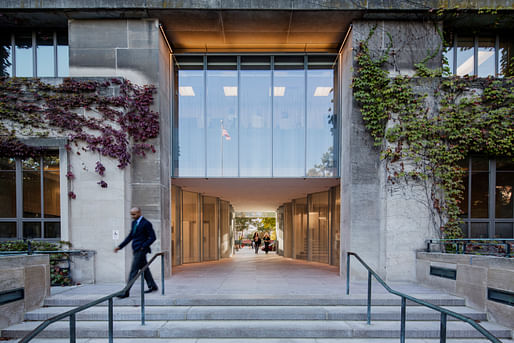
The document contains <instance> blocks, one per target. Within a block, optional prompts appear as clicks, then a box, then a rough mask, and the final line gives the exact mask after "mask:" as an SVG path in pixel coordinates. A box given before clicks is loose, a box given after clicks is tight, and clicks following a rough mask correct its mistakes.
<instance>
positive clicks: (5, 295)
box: [0, 288, 25, 305]
mask: <svg viewBox="0 0 514 343" xmlns="http://www.w3.org/2000/svg"><path fill="white" fill-rule="evenodd" d="M23 298H25V289H24V288H16V289H11V290H9V291H3V292H0V305H5V304H8V303H12V302H13V301H17V300H22V299H23Z"/></svg>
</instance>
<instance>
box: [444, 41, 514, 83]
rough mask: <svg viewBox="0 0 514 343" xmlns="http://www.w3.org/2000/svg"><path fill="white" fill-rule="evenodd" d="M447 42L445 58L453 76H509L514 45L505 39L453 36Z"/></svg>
mask: <svg viewBox="0 0 514 343" xmlns="http://www.w3.org/2000/svg"><path fill="white" fill-rule="evenodd" d="M450 41H451V44H450V45H449V46H448V47H447V49H446V52H445V53H444V57H445V59H446V60H447V62H448V65H449V67H450V72H451V73H452V74H454V75H458V76H464V75H476V76H478V77H488V76H496V77H503V76H509V75H512V70H511V68H512V66H511V63H510V61H511V60H512V58H513V55H512V52H513V49H512V48H513V42H512V41H511V40H510V39H508V38H507V37H504V36H500V35H489V36H487V35H483V36H464V35H462V36H461V35H457V34H455V35H454V36H453V37H452V38H451V39H450Z"/></svg>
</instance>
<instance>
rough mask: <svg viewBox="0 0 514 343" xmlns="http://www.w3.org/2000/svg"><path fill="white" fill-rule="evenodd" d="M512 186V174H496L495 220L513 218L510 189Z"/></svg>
mask: <svg viewBox="0 0 514 343" xmlns="http://www.w3.org/2000/svg"><path fill="white" fill-rule="evenodd" d="M513 186H514V172H497V173H496V195H495V207H496V208H495V215H496V218H513V217H514V206H513V205H514V202H513V201H512V190H513V189H512V188H513Z"/></svg>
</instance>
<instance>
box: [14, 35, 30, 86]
mask: <svg viewBox="0 0 514 343" xmlns="http://www.w3.org/2000/svg"><path fill="white" fill-rule="evenodd" d="M14 39H15V53H16V76H17V77H33V76H34V70H33V64H32V33H30V32H28V33H21V34H17V35H16V36H15V38H14Z"/></svg>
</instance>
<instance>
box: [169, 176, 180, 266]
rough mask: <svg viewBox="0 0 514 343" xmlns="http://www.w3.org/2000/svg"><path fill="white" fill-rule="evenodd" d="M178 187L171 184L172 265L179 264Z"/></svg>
mask: <svg viewBox="0 0 514 343" xmlns="http://www.w3.org/2000/svg"><path fill="white" fill-rule="evenodd" d="M180 198H181V196H180V188H178V187H177V186H175V185H172V186H171V261H172V264H173V265H174V266H176V265H179V264H180V263H181V262H180V256H181V255H182V253H181V249H180V247H181V246H180V241H181V236H180V215H179V214H180V208H181V204H180Z"/></svg>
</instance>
